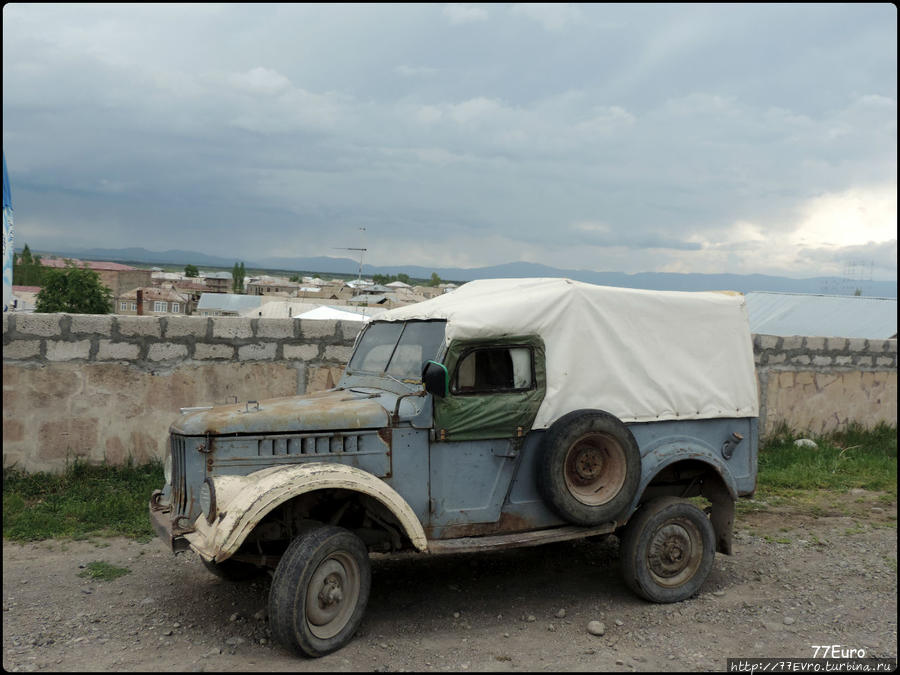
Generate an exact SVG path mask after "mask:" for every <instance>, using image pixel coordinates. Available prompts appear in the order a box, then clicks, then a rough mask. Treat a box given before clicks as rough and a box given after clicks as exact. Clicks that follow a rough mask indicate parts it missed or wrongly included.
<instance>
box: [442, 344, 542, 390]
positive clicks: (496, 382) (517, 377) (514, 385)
mask: <svg viewBox="0 0 900 675" xmlns="http://www.w3.org/2000/svg"><path fill="white" fill-rule="evenodd" d="M533 386H534V368H533V365H532V356H531V349H530V348H528V347H489V348H483V349H475V350H473V351H471V352H469V353H467V354H465V355H464V356H463V357H462V358H461V359H460V361H459V363H458V364H457V367H456V371H455V372H454V373H453V378H452V380H451V381H450V391H451V392H452V393H454V394H475V393H484V392H504V391H523V390H527V389H531V388H533Z"/></svg>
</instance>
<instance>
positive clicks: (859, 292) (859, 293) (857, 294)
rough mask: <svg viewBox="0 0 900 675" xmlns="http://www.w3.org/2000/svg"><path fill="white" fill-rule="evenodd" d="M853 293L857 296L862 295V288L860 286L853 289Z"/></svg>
mask: <svg viewBox="0 0 900 675" xmlns="http://www.w3.org/2000/svg"><path fill="white" fill-rule="evenodd" d="M853 295H855V296H857V297H858V296H860V295H862V289H861V288H857V289H856V290H855V291H853Z"/></svg>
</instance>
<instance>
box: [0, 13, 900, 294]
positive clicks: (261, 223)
mask: <svg viewBox="0 0 900 675" xmlns="http://www.w3.org/2000/svg"><path fill="white" fill-rule="evenodd" d="M894 11H895V10H893V8H891V7H887V6H885V7H882V6H871V5H867V6H833V5H827V6H809V5H802V6H794V5H789V6H771V5H764V6H752V5H747V6H708V5H684V6H682V5H674V6H654V7H652V8H650V7H649V6H641V5H638V6H615V5H609V6H607V5H578V6H575V7H564V6H557V5H551V6H548V7H542V6H537V5H530V6H524V7H518V6H509V7H505V8H504V7H501V6H494V5H491V6H482V5H474V6H469V5H448V6H444V7H441V6H434V5H416V6H398V5H364V6H346V5H338V6H334V7H331V6H329V7H322V6H310V5H277V6H256V5H254V6H249V5H224V6H218V5H186V6H182V5H176V6H165V7H162V6H145V5H141V6H134V7H131V6H129V7H125V6H117V5H91V6H69V5H60V6H53V5H7V6H6V7H5V8H4V23H3V31H4V34H3V38H4V39H3V50H4V54H3V56H4V59H3V113H4V130H3V135H4V138H3V144H4V151H5V153H6V158H7V163H8V168H9V171H10V177H11V182H12V188H13V200H14V206H15V208H16V223H17V233H18V234H17V237H18V238H17V241H18V242H19V243H24V242H25V241H28V242H29V243H31V244H32V246H35V245H38V244H39V243H40V244H42V245H45V246H51V245H53V243H54V242H58V243H60V244H62V243H65V244H71V245H85V246H92V245H100V244H101V243H102V244H103V245H105V246H126V245H128V246H133V245H143V246H145V247H148V248H153V249H158V250H161V249H165V248H172V247H178V248H197V249H202V250H206V251H208V252H210V253H213V254H218V255H226V256H234V255H236V254H237V251H243V252H245V253H244V254H245V255H246V257H248V258H250V257H262V256H264V255H269V254H273V253H277V254H278V255H285V254H290V253H291V252H296V254H297V255H329V254H330V255H334V254H335V251H334V248H333V247H336V246H352V245H355V243H354V238H355V237H358V234H359V230H358V228H359V227H366V228H367V232H366V237H367V238H368V240H367V242H366V245H367V246H368V247H369V248H370V254H369V256H368V258H367V259H369V260H371V261H372V262H373V263H383V264H399V263H404V262H407V263H418V264H443V263H444V262H446V260H447V259H448V258H452V259H453V260H458V261H468V263H469V264H473V265H480V264H495V263H502V262H508V261H513V260H518V259H531V260H535V261H538V262H545V263H547V264H551V265H559V266H566V267H585V268H593V269H620V270H622V271H627V272H637V271H653V270H663V269H667V270H677V271H696V272H716V271H723V269H722V268H723V267H724V266H727V267H728V268H729V269H731V271H735V268H736V267H739V268H740V269H741V270H742V271H746V272H752V271H757V270H759V271H761V270H762V269H766V270H767V271H768V272H769V273H777V271H778V270H779V269H782V271H784V272H785V273H787V272H790V273H791V275H792V276H802V275H803V272H809V274H810V275H812V274H816V275H818V274H820V273H822V272H823V269H824V270H825V271H827V270H828V269H832V268H829V267H828V265H832V266H833V269H834V270H835V271H839V270H838V267H839V265H840V264H841V260H842V256H846V255H850V254H851V253H852V254H853V255H857V254H858V255H866V254H867V253H866V252H867V251H868V255H870V256H871V258H872V259H873V260H876V259H877V260H878V261H879V263H878V269H879V274H882V275H885V277H884V278H896V255H894V259H893V266H891V262H890V259H889V258H888V259H886V258H885V253H884V247H885V246H889V244H888V243H887V242H889V240H890V237H889V236H888V235H885V234H883V232H882V234H880V235H878V236H876V237H875V239H873V240H872V242H873V243H872V244H871V246H870V245H869V244H868V242H866V241H859V242H854V243H853V244H852V245H851V246H849V247H848V246H837V247H835V246H831V245H826V244H828V243H829V242H828V241H826V240H825V239H824V238H823V239H822V241H821V246H818V245H810V240H809V237H815V236H821V237H825V236H826V235H825V234H824V232H825V231H824V230H822V229H821V228H819V229H818V230H817V229H815V228H814V227H813V228H812V229H810V228H811V227H812V226H811V225H810V222H811V221H810V219H811V218H813V219H814V218H815V217H817V216H815V214H813V215H810V214H811V213H812V211H811V209H812V207H811V205H812V204H815V203H818V202H817V201H816V200H820V199H822V198H823V195H824V196H827V195H838V196H839V195H845V194H848V191H854V190H856V191H858V192H859V193H860V194H863V195H868V197H865V199H874V201H872V202H869V212H870V213H869V216H868V218H869V220H868V221H867V223H869V227H870V231H871V232H878V231H879V230H878V227H879V226H878V225H877V223H879V222H883V221H884V219H885V218H887V219H890V223H889V224H890V225H891V227H893V226H894V225H895V224H896V140H897V129H896V119H897V104H896V99H897V94H896V57H895V55H896V26H895V20H891V21H886V19H889V18H890V17H891V16H892V13H893V12H894ZM884 194H888V196H890V195H892V196H893V213H891V212H890V204H891V201H890V199H885V198H884V197H883V195H884ZM872 195H874V197H872ZM835 198H837V197H835ZM876 211H877V213H876ZM599 224H603V226H604V227H606V228H608V229H602V228H598V225H599ZM592 228H593V229H592ZM883 229H884V228H882V230H883ZM804 232H812V233H814V234H809V235H808V236H807V237H806V238H805V239H803V241H804V242H805V243H804V244H803V245H802V247H801V246H799V245H797V244H796V243H795V242H794V240H791V242H794V243H788V244H786V243H785V241H786V240H785V237H788V236H792V235H791V233H795V234H796V233H804ZM815 233H818V234H815ZM798 236H799V235H798ZM891 236H893V235H891ZM832 238H833V237H832ZM422 240H424V241H427V242H431V243H432V244H433V245H425V246H422V245H420V243H419V242H420V241H422ZM798 241H799V240H798ZM852 246H862V247H863V250H861V251H855V250H853V251H850V250H849V248H852ZM792 247H793V248H796V249H797V251H796V255H792V256H791V257H788V256H786V255H783V256H765V255H764V253H765V251H766V250H770V249H775V250H778V251H781V252H783V251H785V250H787V249H791V248H792ZM894 247H895V248H896V244H894ZM801 248H802V251H801ZM844 249H848V250H844ZM781 260H783V262H779V261H781ZM782 264H783V265H784V266H785V267H781V268H780V267H779V265H782ZM823 265H824V266H825V267H824V268H823Z"/></svg>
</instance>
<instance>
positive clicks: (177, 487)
mask: <svg viewBox="0 0 900 675" xmlns="http://www.w3.org/2000/svg"><path fill="white" fill-rule="evenodd" d="M184 449H185V443H184V438H183V437H181V436H178V435H176V434H172V502H173V504H174V505H175V509H176V512H177V513H178V514H179V515H183V514H184V513H185V512H186V511H187V471H186V467H185V454H184Z"/></svg>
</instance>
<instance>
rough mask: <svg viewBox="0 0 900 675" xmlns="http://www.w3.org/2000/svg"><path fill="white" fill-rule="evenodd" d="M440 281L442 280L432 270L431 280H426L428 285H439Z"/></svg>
mask: <svg viewBox="0 0 900 675" xmlns="http://www.w3.org/2000/svg"><path fill="white" fill-rule="evenodd" d="M442 283H443V282H442V281H441V278H440V277H439V276H438V275H437V272H432V273H431V281H429V282H428V285H429V286H439V285H440V284H442Z"/></svg>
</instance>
